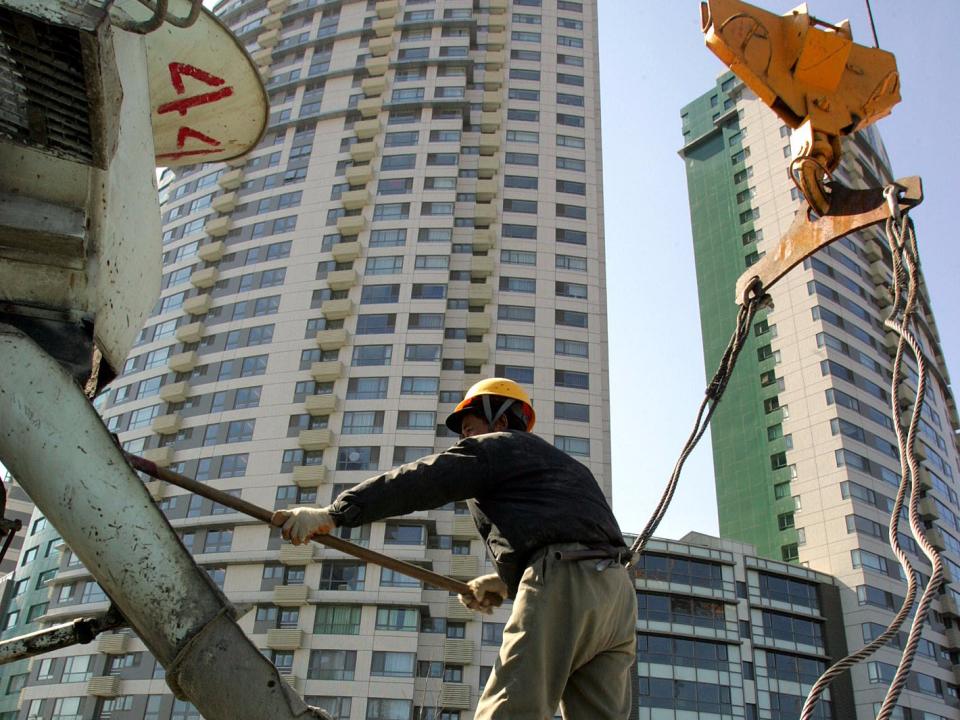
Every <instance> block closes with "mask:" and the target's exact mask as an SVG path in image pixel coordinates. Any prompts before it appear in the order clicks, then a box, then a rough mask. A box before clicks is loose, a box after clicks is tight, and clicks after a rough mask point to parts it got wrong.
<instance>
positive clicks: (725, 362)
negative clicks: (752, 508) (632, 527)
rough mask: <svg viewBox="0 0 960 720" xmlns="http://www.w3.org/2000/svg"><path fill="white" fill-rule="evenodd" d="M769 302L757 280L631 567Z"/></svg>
mask: <svg viewBox="0 0 960 720" xmlns="http://www.w3.org/2000/svg"><path fill="white" fill-rule="evenodd" d="M768 299H769V297H768V296H767V295H766V294H765V293H764V292H763V289H762V287H760V283H759V280H756V281H755V282H754V284H753V285H751V286H750V287H748V288H747V290H746V292H745V297H744V298H743V303H742V304H741V305H740V309H739V311H738V312H737V323H736V327H735V328H734V331H733V335H732V336H731V338H730V342H729V343H728V344H727V348H726V350H724V352H723V356H722V357H721V358H720V366H719V367H718V368H717V372H716V373H715V374H714V376H713V378H712V379H711V380H710V384H709V385H707V388H706V390H705V391H704V398H703V401H702V402H701V403H700V408H699V409H698V410H697V417H696V420H695V421H694V425H693V430H692V431H691V433H690V436H689V437H688V438H687V441H686V443H684V446H683V449H682V450H681V451H680V457H679V459H678V460H677V463H676V465H674V468H673V472H672V473H671V475H670V480H669V481H668V482H667V486H666V488H664V491H663V494H662V495H661V496H660V502H659V504H658V505H657V507H656V508H655V509H654V511H653V515H652V516H651V517H650V520H649V521H648V522H647V525H646V527H645V528H644V529H643V531H642V532H641V533H640V534H639V535H638V536H637V539H636V540H635V541H634V543H633V545H632V546H631V548H630V552H631V560H630V563H629V564H628V566H630V565H633V564H635V563H636V561H637V560H638V558H639V555H640V553H642V552H643V550H644V548H645V547H646V545H647V542H648V541H649V540H650V538H651V536H652V535H653V533H654V532H656V530H657V526H658V525H659V524H660V521H661V520H663V516H664V515H666V513H667V510H668V508H669V507H670V502H671V501H672V500H673V495H674V492H675V491H676V489H677V483H678V482H679V480H680V473H681V471H682V470H683V465H684V463H685V462H686V460H687V458H688V457H689V456H690V453H692V452H693V449H694V448H695V447H696V446H697V443H698V442H700V438H701V437H703V434H704V433H705V432H706V430H707V427H708V426H709V424H710V418H711V417H713V413H714V411H715V410H716V408H717V404H718V403H719V402H720V398H721V397H723V393H724V391H725V390H726V388H727V383H728V382H729V381H730V376H731V375H732V374H733V369H734V367H736V364H737V357H738V356H739V355H740V351H741V350H742V349H743V346H744V344H745V343H746V340H747V338H748V337H749V335H750V324H751V322H752V321H753V316H754V315H755V314H756V312H757V310H758V309H759V308H760V306H761V305H763V304H764V303H765V302H767V300H768Z"/></svg>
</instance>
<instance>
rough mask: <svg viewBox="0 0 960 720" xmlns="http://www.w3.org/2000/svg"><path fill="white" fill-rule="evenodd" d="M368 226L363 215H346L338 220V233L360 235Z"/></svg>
mask: <svg viewBox="0 0 960 720" xmlns="http://www.w3.org/2000/svg"><path fill="white" fill-rule="evenodd" d="M368 167H369V166H368ZM366 226H367V221H366V220H365V219H364V217H363V215H344V216H343V217H339V218H337V232H339V233H340V235H347V236H349V235H359V234H360V233H361V232H362V231H363V229H364V228H365V227H366Z"/></svg>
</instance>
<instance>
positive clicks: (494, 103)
mask: <svg viewBox="0 0 960 720" xmlns="http://www.w3.org/2000/svg"><path fill="white" fill-rule="evenodd" d="M502 104H503V94H502V93H499V92H496V91H494V90H487V91H484V93H483V109H484V111H485V112H494V111H496V110H499V109H500V106H501V105H502Z"/></svg>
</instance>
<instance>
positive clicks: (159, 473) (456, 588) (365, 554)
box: [124, 452, 471, 595]
mask: <svg viewBox="0 0 960 720" xmlns="http://www.w3.org/2000/svg"><path fill="white" fill-rule="evenodd" d="M124 455H125V456H126V458H127V460H128V461H129V462H130V464H131V465H132V466H133V467H134V468H135V469H137V470H140V471H141V472H144V473H146V474H147V475H150V476H151V477H155V478H157V479H158V480H165V481H167V482H169V483H171V484H173V485H176V486H178V487H182V488H183V489H184V490H189V491H190V492H192V493H195V494H197V495H202V496H203V497H205V498H208V499H210V500H213V501H214V502H218V503H220V504H221V505H225V506H226V507H229V508H233V509H234V510H236V511H238V512H242V513H243V514H244V515H249V516H250V517H253V518H256V519H257V520H260V521H262V522H265V523H267V524H269V525H273V524H274V523H273V515H274V514H273V512H271V511H270V510H267V509H266V508H262V507H260V506H259V505H254V504H253V503H250V502H247V501H246V500H242V499H240V498H238V497H234V496H233V495H229V494H227V493H225V492H222V491H220V490H217V489H216V488H212V487H210V486H209V485H205V484H204V483H202V482H198V481H197V480H194V479H193V478H189V477H187V476H185V475H181V474H180V473H175V472H173V471H172V470H167V469H166V468H161V467H157V465H156V464H155V463H152V462H150V461H149V460H146V459H144V458H142V457H139V456H137V455H132V454H131V453H127V452H125V453H124ZM313 540H314V541H315V542H318V543H320V544H321V545H326V546H327V547H329V548H331V549H333V550H339V551H340V552H342V553H346V554H347V555H352V556H353V557H355V558H359V559H361V560H365V561H367V562H371V563H373V564H375V565H379V566H381V567H385V568H390V569H391V570H395V571H396V572H399V573H403V574H404V575H407V576H409V577H412V578H416V579H418V580H422V581H423V582H425V583H428V584H430V585H435V586H436V587H439V588H442V589H444V590H448V591H450V592H455V593H460V594H461V595H470V594H471V590H470V588H469V586H467V584H466V583H463V582H460V581H459V580H454V579H453V578H449V577H447V576H446V575H440V574H439V573H435V572H433V571H431V570H427V569H426V568H422V567H420V566H419V565H414V564H412V563H408V562H404V561H403V560H397V559H396V558H392V557H390V556H389V555H384V554H383V553H378V552H376V551H375V550H370V549H368V548H365V547H362V546H360V545H355V544H354V543H352V542H350V541H349V540H344V539H343V538H338V537H334V536H333V535H317V536H315V537H314V538H313Z"/></svg>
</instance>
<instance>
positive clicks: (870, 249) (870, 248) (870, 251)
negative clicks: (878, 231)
mask: <svg viewBox="0 0 960 720" xmlns="http://www.w3.org/2000/svg"><path fill="white" fill-rule="evenodd" d="M863 254H864V255H866V256H867V260H869V261H870V262H872V263H873V262H876V261H877V260H882V259H883V250H882V249H881V248H880V243H878V242H877V241H876V240H874V239H873V238H869V239H868V240H867V241H866V242H865V243H863Z"/></svg>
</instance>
